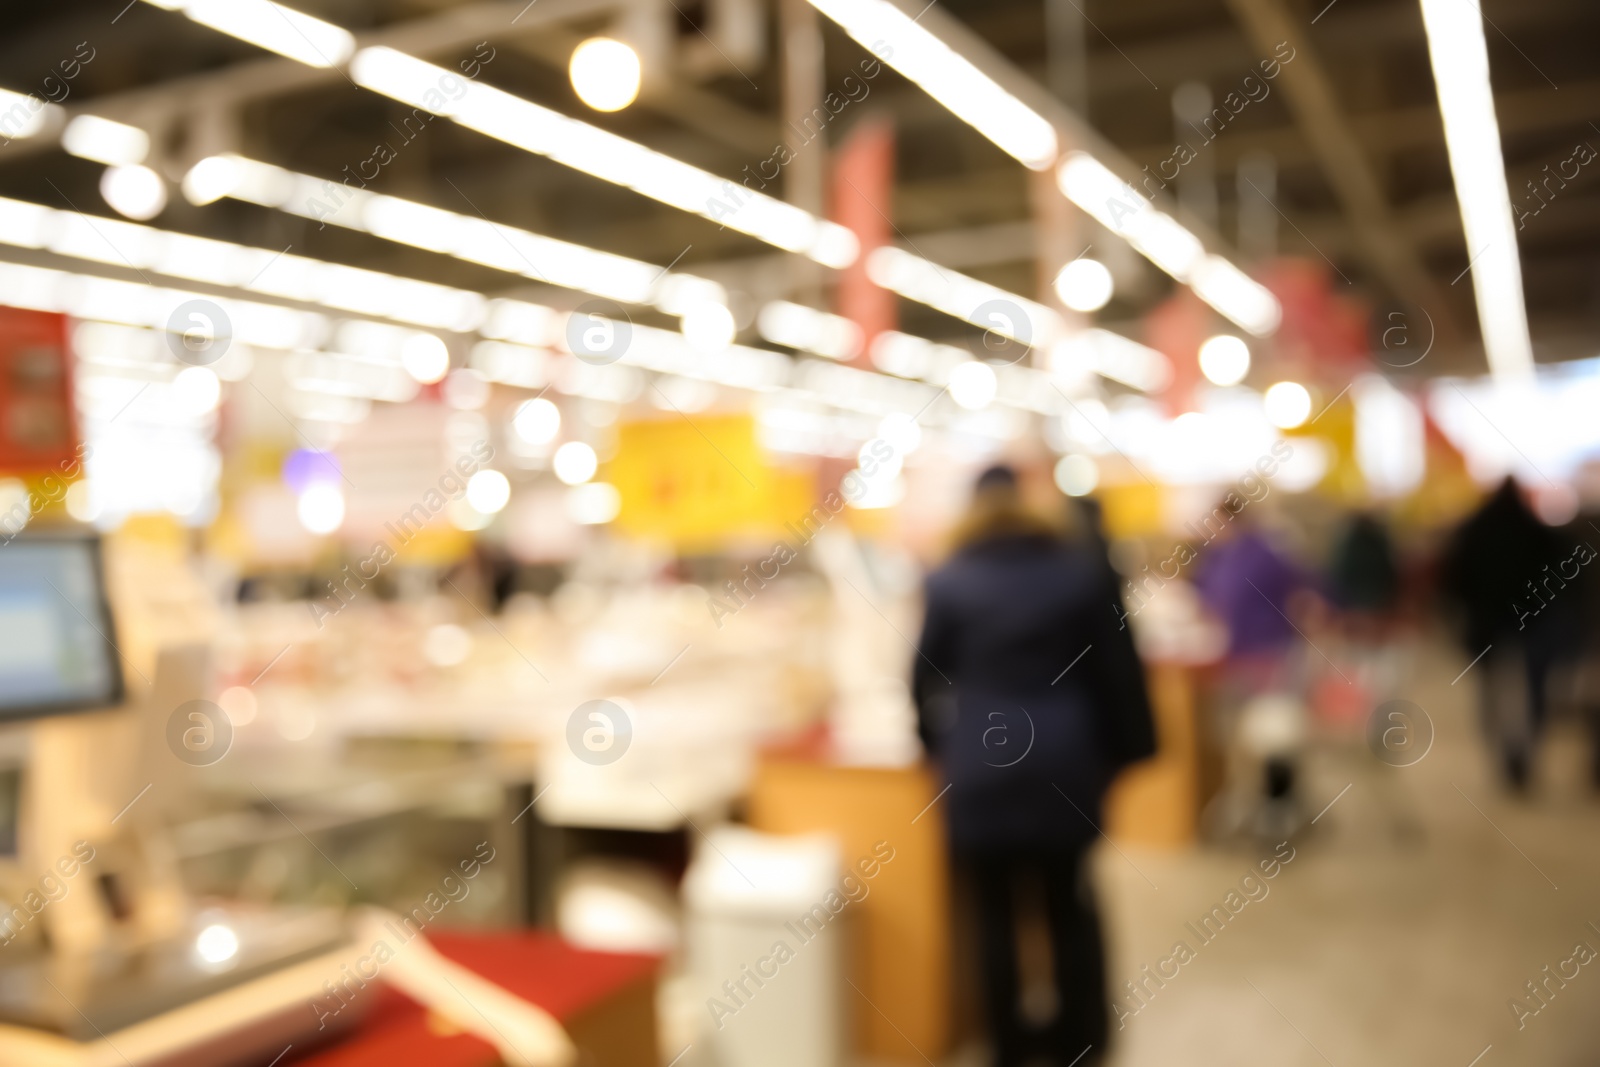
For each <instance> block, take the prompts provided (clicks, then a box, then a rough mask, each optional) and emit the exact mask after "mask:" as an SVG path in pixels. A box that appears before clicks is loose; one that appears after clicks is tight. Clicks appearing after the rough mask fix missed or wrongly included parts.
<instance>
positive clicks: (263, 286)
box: [0, 198, 486, 331]
mask: <svg viewBox="0 0 1600 1067" xmlns="http://www.w3.org/2000/svg"><path fill="white" fill-rule="evenodd" d="M0 244H9V245H16V246H20V247H24V248H47V249H49V250H50V251H52V252H55V253H57V254H59V255H64V256H73V257H76V258H79V259H90V260H94V261H96V262H100V263H109V264H111V265H113V266H117V267H133V268H135V269H137V270H151V271H155V272H157V273H160V274H168V275H171V276H173V277H176V278H185V279H188V280H190V281H197V282H205V283H208V284H212V285H231V286H237V287H238V288H241V289H246V290H249V291H251V292H256V293H264V294H267V295H270V296H277V297H283V298H285V299H289V300H298V301H303V302H305V303H312V304H321V305H323V306H325V307H333V308H339V309H341V310H345V311H353V312H356V313H358V314H362V315H370V316H372V317H374V318H384V319H393V320H394V321H396V322H404V323H409V324H411V325H414V326H426V327H430V328H433V329H440V330H457V331H462V330H473V329H476V328H477V327H478V326H479V324H480V323H482V321H483V317H484V313H485V307H486V301H485V300H484V297H483V295H482V294H481V293H474V292H470V291H468V290H465V289H455V288H452V287H450V286H447V285H436V284H434V283H433V282H424V281H417V280H416V279H413V278H402V277H399V276H397V275H393V274H385V273H383V272H381V271H375V270H365V269H363V268H360V267H347V266H344V265H343V264H340V263H328V262H325V261H323V260H318V259H310V258H308V257H305V256H296V255H292V254H290V253H288V252H273V251H270V250H268V249H265V248H251V247H249V246H248V245H239V244H234V243H232V242H230V241H215V240H212V239H210V238H206V237H193V236H190V235H189V234H182V233H172V232H170V231H166V230H159V229H156V228H154V227H151V226H140V225H137V224H135V223H131V222H123V221H121V220H119V219H109V218H91V217H89V216H86V215H83V214H80V213H78V212H75V211H58V210H56V209H54V208H47V207H43V206H41V205H38V204H29V203H26V202H23V201H19V200H7V199H4V198H0Z"/></svg>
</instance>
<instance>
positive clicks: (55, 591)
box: [0, 532, 123, 723]
mask: <svg viewBox="0 0 1600 1067" xmlns="http://www.w3.org/2000/svg"><path fill="white" fill-rule="evenodd" d="M116 639H117V638H116V633H115V631H114V629H113V627H112V622H111V610H110V607H109V605H108V604H107V601H106V593H105V582H104V580H103V571H102V568H101V563H100V540H99V538H98V537H95V536H92V535H83V534H78V533H76V532H70V533H69V532H61V533H54V532H51V533H40V534H33V535H27V534H25V535H23V536H21V537H17V538H15V539H13V540H11V541H8V542H5V543H4V544H0V723H3V722H7V721H12V720H16V719H23V718H30V717H34V716H39V715H54V714H61V713H65V712H73V711H87V710H92V709H97V708H108V707H113V706H115V705H117V704H120V703H121V702H122V696H123V679H122V664H121V659H120V657H119V656H118V654H117V649H116Z"/></svg>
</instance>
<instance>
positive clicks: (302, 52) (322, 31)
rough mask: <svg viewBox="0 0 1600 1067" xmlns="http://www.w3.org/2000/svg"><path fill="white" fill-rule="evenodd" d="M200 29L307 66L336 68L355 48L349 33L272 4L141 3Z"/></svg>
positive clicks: (263, 0)
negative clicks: (177, 15)
mask: <svg viewBox="0 0 1600 1067" xmlns="http://www.w3.org/2000/svg"><path fill="white" fill-rule="evenodd" d="M145 2H146V3H148V4H151V5H153V6H155V7H161V8H165V9H167V10H168V11H182V12H183V13H184V14H185V15H187V16H189V18H191V19H193V20H194V21H195V22H198V23H200V24H201V25H203V26H210V27H211V28H212V29H214V30H217V31H219V32H221V33H225V34H227V35H228V36H230V37H237V38H239V40H241V41H248V42H249V43H250V44H253V45H256V46H258V47H260V48H265V49H266V50H267V51H269V52H276V53H278V54H279V55H280V56H287V57H289V58H290V59H293V60H297V61H299V62H301V63H304V64H306V65H307V66H311V67H337V66H339V65H340V64H341V63H343V62H344V61H345V60H347V59H349V58H350V56H351V55H352V54H353V53H354V52H355V50H356V39H355V38H354V37H353V36H351V34H350V31H348V30H345V29H341V28H340V27H338V26H335V25H333V24H332V23H330V22H323V21H322V20H321V19H318V18H312V17H311V16H310V15H307V14H305V13H303V12H300V11H296V10H294V9H293V8H288V7H284V6H283V5H282V4H276V3H273V2H272V0H145Z"/></svg>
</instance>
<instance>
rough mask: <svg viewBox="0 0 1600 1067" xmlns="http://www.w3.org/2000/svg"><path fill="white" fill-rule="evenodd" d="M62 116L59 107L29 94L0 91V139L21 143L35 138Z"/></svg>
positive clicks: (6, 90)
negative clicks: (57, 117)
mask: <svg viewBox="0 0 1600 1067" xmlns="http://www.w3.org/2000/svg"><path fill="white" fill-rule="evenodd" d="M61 114H64V112H63V111H62V110H61V108H60V107H59V106H57V105H56V104H52V103H48V102H46V101H44V100H40V99H39V98H38V97H37V96H33V95H31V94H29V93H14V92H12V91H11V90H10V89H0V138H4V139H5V140H7V141H22V140H26V139H27V138H29V137H37V136H38V135H39V134H40V133H42V132H44V128H45V126H46V125H48V124H49V123H50V121H51V120H52V119H53V118H55V117H56V116H58V115H61Z"/></svg>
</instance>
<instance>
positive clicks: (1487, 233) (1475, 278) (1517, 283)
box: [1422, 0, 1533, 381]
mask: <svg viewBox="0 0 1600 1067" xmlns="http://www.w3.org/2000/svg"><path fill="white" fill-rule="evenodd" d="M1422 22H1423V25H1424V26H1425V27H1426V28H1427V32H1428V54H1429V55H1430V56H1431V57H1432V60H1433V80H1434V82H1435V83H1436V85H1437V86H1438V93H1439V112H1440V114H1441V116H1442V117H1443V119H1444V139H1445V145H1446V147H1447V148H1448V149H1449V152H1450V173H1451V174H1452V176H1453V177H1454V179H1455V186H1456V199H1457V200H1458V201H1460V204H1461V225H1462V229H1463V230H1464V231H1465V232H1466V237H1467V254H1468V256H1469V257H1470V258H1471V263H1470V266H1471V270H1472V291H1473V295H1474V296H1475V297H1476V298H1477V304H1478V324H1479V328H1480V329H1481V330H1482V332H1483V347H1484V352H1485V354H1486V355H1487V356H1488V359H1489V369H1490V370H1491V371H1493V372H1494V375H1495V377H1496V378H1499V379H1501V380H1504V381H1514V380H1525V379H1527V378H1529V377H1531V375H1532V374H1533V342H1532V339H1531V338H1530V337H1529V335H1528V310H1527V305H1526V304H1525V302H1524V299H1523V292H1522V264H1521V261H1520V260H1519V259H1518V256H1517V231H1516V226H1515V225H1514V220H1513V218H1512V211H1511V193H1510V190H1509V189H1508V188H1507V187H1506V167H1505V159H1504V158H1503V156H1502V155H1501V151H1500V126H1499V123H1498V121H1497V120H1496V118H1495V110H1494V90H1493V89H1492V88H1491V86H1490V84H1489V53H1488V48H1487V47H1486V45H1485V42H1484V36H1483V12H1482V11H1481V10H1480V9H1479V8H1478V6H1477V4H1476V3H1474V2H1472V0H1422Z"/></svg>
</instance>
